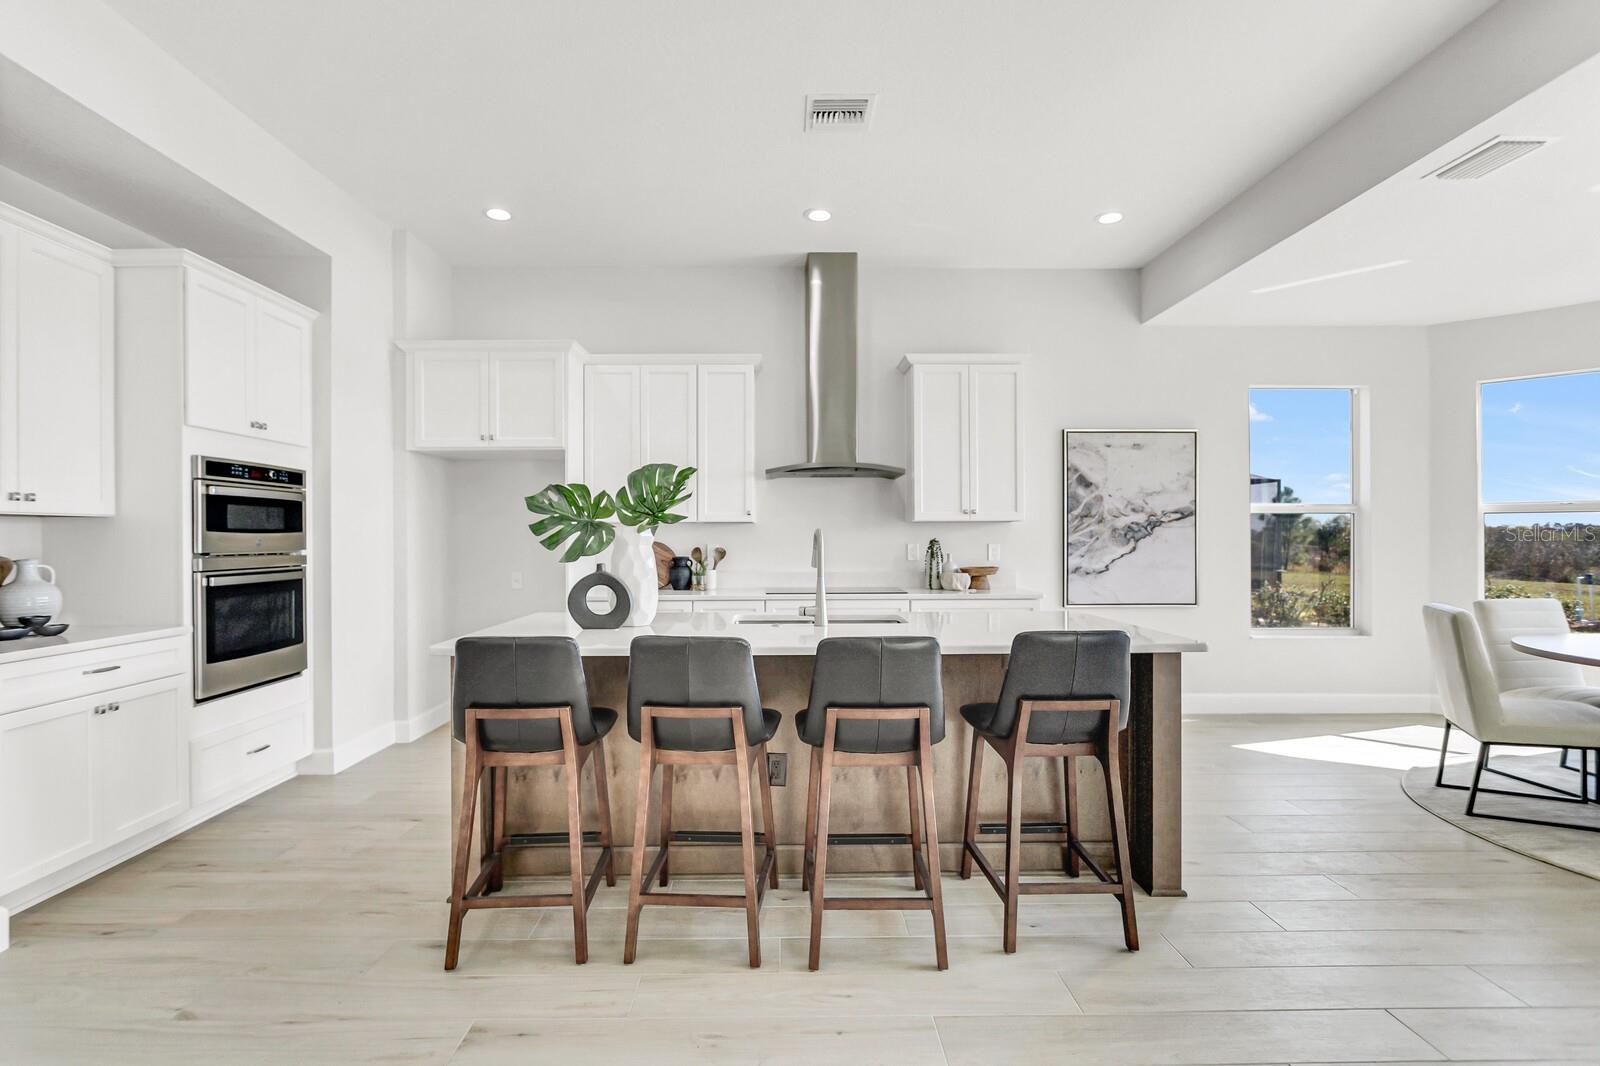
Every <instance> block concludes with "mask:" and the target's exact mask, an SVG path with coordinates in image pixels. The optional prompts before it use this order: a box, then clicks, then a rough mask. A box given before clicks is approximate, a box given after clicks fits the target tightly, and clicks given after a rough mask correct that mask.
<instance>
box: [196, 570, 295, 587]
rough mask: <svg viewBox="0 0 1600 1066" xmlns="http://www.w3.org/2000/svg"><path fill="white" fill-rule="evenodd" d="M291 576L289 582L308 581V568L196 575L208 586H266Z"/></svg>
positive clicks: (201, 582)
mask: <svg viewBox="0 0 1600 1066" xmlns="http://www.w3.org/2000/svg"><path fill="white" fill-rule="evenodd" d="M291 574H292V575H293V577H288V578H287V579H288V580H290V581H302V582H303V581H305V579H306V568H305V567H303V566H291V567H288V568H286V569H283V570H252V571H250V572H249V573H247V574H196V575H195V577H197V578H199V579H200V584H202V585H206V586H214V585H264V584H267V583H268V582H271V581H283V580H285V579H286V575H291Z"/></svg>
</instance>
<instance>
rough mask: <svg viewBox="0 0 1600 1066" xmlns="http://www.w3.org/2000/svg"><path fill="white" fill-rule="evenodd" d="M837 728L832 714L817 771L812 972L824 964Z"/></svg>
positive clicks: (813, 869)
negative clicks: (830, 810)
mask: <svg viewBox="0 0 1600 1066" xmlns="http://www.w3.org/2000/svg"><path fill="white" fill-rule="evenodd" d="M834 726H835V719H834V717H833V715H831V714H830V715H829V716H828V728H827V731H826V733H825V735H824V737H823V741H822V749H821V750H822V760H821V765H820V766H819V767H818V768H817V778H818V783H817V800H816V802H817V819H816V820H817V833H816V851H817V858H816V862H815V863H814V865H813V866H812V869H811V955H810V959H809V963H808V964H809V966H810V968H811V969H813V970H815V969H817V968H818V967H819V966H821V965H822V910H823V900H824V899H825V898H826V895H827V884H828V801H829V800H830V799H831V793H832V791H833V743H834Z"/></svg>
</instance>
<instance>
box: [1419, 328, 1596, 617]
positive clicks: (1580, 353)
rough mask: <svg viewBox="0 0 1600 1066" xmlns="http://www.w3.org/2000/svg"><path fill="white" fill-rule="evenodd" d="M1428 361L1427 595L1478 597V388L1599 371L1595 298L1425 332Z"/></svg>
mask: <svg viewBox="0 0 1600 1066" xmlns="http://www.w3.org/2000/svg"><path fill="white" fill-rule="evenodd" d="M1428 347H1429V349H1430V350H1431V352H1432V358H1433V388H1432V393H1431V400H1432V403H1431V421H1432V440H1431V447H1432V452H1433V457H1434V458H1433V479H1432V491H1431V494H1430V497H1431V498H1430V507H1431V509H1432V512H1433V516H1434V521H1433V534H1432V537H1431V538H1430V539H1431V547H1432V560H1433V565H1432V570H1431V577H1432V581H1431V583H1430V589H1431V593H1432V598H1433V599H1437V600H1442V601H1444V602H1446V603H1454V604H1457V605H1465V604H1467V603H1470V602H1471V601H1472V600H1475V599H1477V598H1478V597H1479V596H1481V595H1482V594H1483V587H1482V584H1481V578H1482V566H1481V561H1480V554H1479V553H1480V552H1481V550H1482V546H1481V541H1480V539H1479V529H1478V437H1477V433H1478V421H1477V418H1478V393H1477V389H1478V385H1479V383H1480V382H1483V381H1489V380H1492V379H1495V378H1509V377H1523V376H1531V375H1534V374H1555V373H1562V372H1567V371H1575V370H1596V369H1600V303H1591V304H1579V305H1577V306H1575V307H1560V308H1556V309H1554V310H1550V311H1533V312H1529V313H1527V314H1522V315H1506V316H1504V317H1502V318H1482V319H1477V320H1475V321H1472V322H1456V323H1452V324H1450V325H1444V326H1434V327H1431V328H1430V329H1429V330H1428Z"/></svg>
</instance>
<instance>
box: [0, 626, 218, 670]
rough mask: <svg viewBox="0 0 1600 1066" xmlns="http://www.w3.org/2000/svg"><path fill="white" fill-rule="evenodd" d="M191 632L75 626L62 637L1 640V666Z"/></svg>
mask: <svg viewBox="0 0 1600 1066" xmlns="http://www.w3.org/2000/svg"><path fill="white" fill-rule="evenodd" d="M188 632H189V627H188V626H155V627H151V626H85V625H77V624H74V625H73V626H72V627H71V628H69V629H68V630H67V631H66V632H65V633H63V634H61V635H60V636H59V637H23V638H22V639H21V640H7V641H0V663H19V662H24V661H26V660H28V659H44V658H47V657H49V656H52V655H67V654H70V653H72V652H78V651H92V650H93V649H95V648H109V647H113V646H114V645H117V644H137V643H139V642H140V641H142V640H160V639H161V638H163V637H181V636H183V635H185V634H186V633H188Z"/></svg>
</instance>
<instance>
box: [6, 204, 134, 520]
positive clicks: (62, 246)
mask: <svg viewBox="0 0 1600 1066" xmlns="http://www.w3.org/2000/svg"><path fill="white" fill-rule="evenodd" d="M115 281H116V279H115V271H114V270H113V268H112V265H111V253H110V251H109V250H108V249H105V248H102V247H100V246H99V245H96V244H94V243H92V242H90V241H86V240H83V239H82V238H80V237H77V236H76V235H74V234H71V233H68V232H66V231H65V230H59V229H57V228H56V227H54V226H51V225H49V224H48V223H46V222H43V221H41V220H39V219H35V218H33V217H32V216H30V215H27V214H24V213H22V212H18V211H13V210H12V209H10V208H6V207H3V206H0V513H6V514H39V515H109V514H112V513H114V512H115V510H116V451H115V448H116V434H115V418H116V415H115V380H114V375H115V363H114V350H115V345H114V338H113V330H114V326H115V297H114V290H115Z"/></svg>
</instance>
